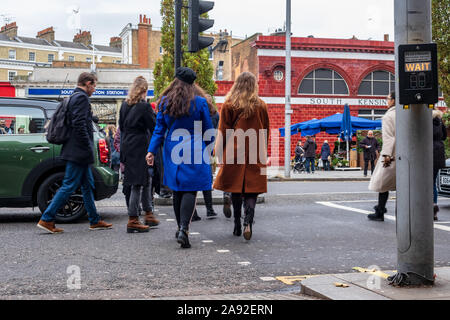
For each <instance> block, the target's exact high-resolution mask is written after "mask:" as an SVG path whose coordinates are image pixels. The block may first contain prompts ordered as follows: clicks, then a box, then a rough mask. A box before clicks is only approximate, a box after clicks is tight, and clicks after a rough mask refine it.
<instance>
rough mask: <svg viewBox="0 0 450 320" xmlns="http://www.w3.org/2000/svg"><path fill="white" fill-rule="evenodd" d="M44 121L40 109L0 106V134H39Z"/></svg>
mask: <svg viewBox="0 0 450 320" xmlns="http://www.w3.org/2000/svg"><path fill="white" fill-rule="evenodd" d="M45 121H46V118H45V114H44V111H43V110H42V109H39V108H34V107H28V106H5V105H0V134H14V135H19V134H41V133H44V132H45V129H44V126H45Z"/></svg>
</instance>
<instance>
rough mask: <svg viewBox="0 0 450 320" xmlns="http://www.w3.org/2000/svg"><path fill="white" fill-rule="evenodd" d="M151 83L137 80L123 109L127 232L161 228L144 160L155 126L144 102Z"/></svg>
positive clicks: (122, 159) (152, 115)
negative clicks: (142, 213) (127, 197)
mask: <svg viewBox="0 0 450 320" xmlns="http://www.w3.org/2000/svg"><path fill="white" fill-rule="evenodd" d="M147 92H148V83H147V80H145V78H144V77H137V78H136V79H135V80H134V83H133V85H132V86H131V89H130V93H129V96H128V98H127V99H126V100H125V101H124V102H123V104H122V108H121V110H120V119H119V127H120V133H121V148H120V150H121V152H120V157H121V162H122V163H123V164H124V165H125V176H124V185H125V186H127V187H129V188H131V192H130V198H129V203H128V216H129V220H128V225H127V232H128V233H135V232H137V233H143V232H148V231H149V229H150V227H156V226H158V225H159V221H158V220H157V219H156V217H155V216H154V208H153V206H152V202H153V201H152V176H151V172H150V171H149V166H148V165H147V161H146V160H145V156H146V155H147V146H148V144H149V142H150V139H151V135H152V133H153V131H154V128H155V124H156V115H155V113H154V111H153V109H152V107H151V106H150V104H149V103H147V102H146V101H145V99H146V97H147ZM140 202H141V203H142V210H144V212H145V224H143V223H141V221H139V215H140V211H141V210H140V206H139V205H140Z"/></svg>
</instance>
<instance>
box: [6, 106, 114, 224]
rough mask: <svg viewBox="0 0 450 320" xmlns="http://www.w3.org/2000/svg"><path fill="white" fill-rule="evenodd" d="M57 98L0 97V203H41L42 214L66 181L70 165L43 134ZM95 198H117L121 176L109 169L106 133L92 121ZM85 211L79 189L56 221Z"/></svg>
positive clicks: (70, 219)
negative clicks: (67, 165)
mask: <svg viewBox="0 0 450 320" xmlns="http://www.w3.org/2000/svg"><path fill="white" fill-rule="evenodd" d="M57 106H58V102H56V101H46V100H31V99H14V98H0V207H8V208H26V207H36V206H37V207H38V208H39V209H40V211H41V212H44V211H45V210H46V209H47V207H48V205H49V203H50V202H51V200H52V199H53V197H54V195H55V194H56V192H57V191H58V189H59V188H60V187H61V185H62V181H63V178H64V173H65V167H66V164H65V162H64V161H63V160H61V158H60V157H59V155H60V152H61V146H57V145H52V144H50V143H48V142H47V139H46V138H45V134H44V132H45V129H44V127H45V124H46V123H47V121H48V120H49V119H50V118H51V117H52V115H53V113H54V112H55V110H56V108H57ZM92 125H93V127H94V145H95V146H96V147H95V159H96V160H95V163H94V164H93V165H92V173H93V175H94V180H95V190H94V195H95V200H96V201H100V200H103V199H106V198H110V197H111V196H113V195H114V194H115V193H116V192H117V189H118V184H119V175H118V174H117V173H116V172H114V171H113V170H112V169H111V168H110V167H109V161H110V156H109V150H108V144H107V141H106V137H105V135H104V134H103V133H102V132H100V131H99V128H98V127H97V125H95V124H94V123H93V124H92ZM85 215H86V210H85V208H84V204H83V196H82V194H81V189H79V190H77V191H76V192H75V193H74V194H73V195H72V196H71V197H70V199H69V201H68V202H67V203H66V205H65V206H64V207H63V208H62V209H60V210H59V211H58V215H57V222H60V223H69V222H74V221H76V220H78V219H80V218H81V217H83V216H85Z"/></svg>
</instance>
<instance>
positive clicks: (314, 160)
mask: <svg viewBox="0 0 450 320" xmlns="http://www.w3.org/2000/svg"><path fill="white" fill-rule="evenodd" d="M315 162H316V159H315V158H306V164H305V166H306V172H308V173H309V172H310V169H311V170H312V172H314V171H316V168H315ZM310 165H311V167H310Z"/></svg>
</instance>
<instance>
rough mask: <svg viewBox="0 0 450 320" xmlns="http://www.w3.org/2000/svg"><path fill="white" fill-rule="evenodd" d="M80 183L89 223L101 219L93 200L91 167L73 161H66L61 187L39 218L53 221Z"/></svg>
mask: <svg viewBox="0 0 450 320" xmlns="http://www.w3.org/2000/svg"><path fill="white" fill-rule="evenodd" d="M80 185H81V192H82V194H83V201H84V207H85V208H86V211H87V213H88V216H89V222H90V223H91V225H95V224H97V223H98V222H99V221H100V220H101V219H100V216H99V214H98V213H97V208H96V207H95V200H94V192H93V190H94V188H95V186H94V176H93V175H92V171H91V168H90V167H89V166H88V165H86V166H81V165H78V164H76V163H74V162H70V161H68V162H67V166H66V174H65V176H64V181H63V185H62V187H61V188H60V189H59V190H58V192H57V193H56V195H55V197H54V198H53V200H52V203H51V204H50V206H49V207H48V208H47V210H45V212H44V214H43V215H42V218H41V220H42V221H45V222H53V221H55V217H56V213H57V211H58V210H59V209H60V208H62V207H63V206H64V205H65V204H66V202H67V200H69V198H70V196H71V195H72V193H74V192H75V191H76V190H77V189H78V188H79V187H80Z"/></svg>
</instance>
